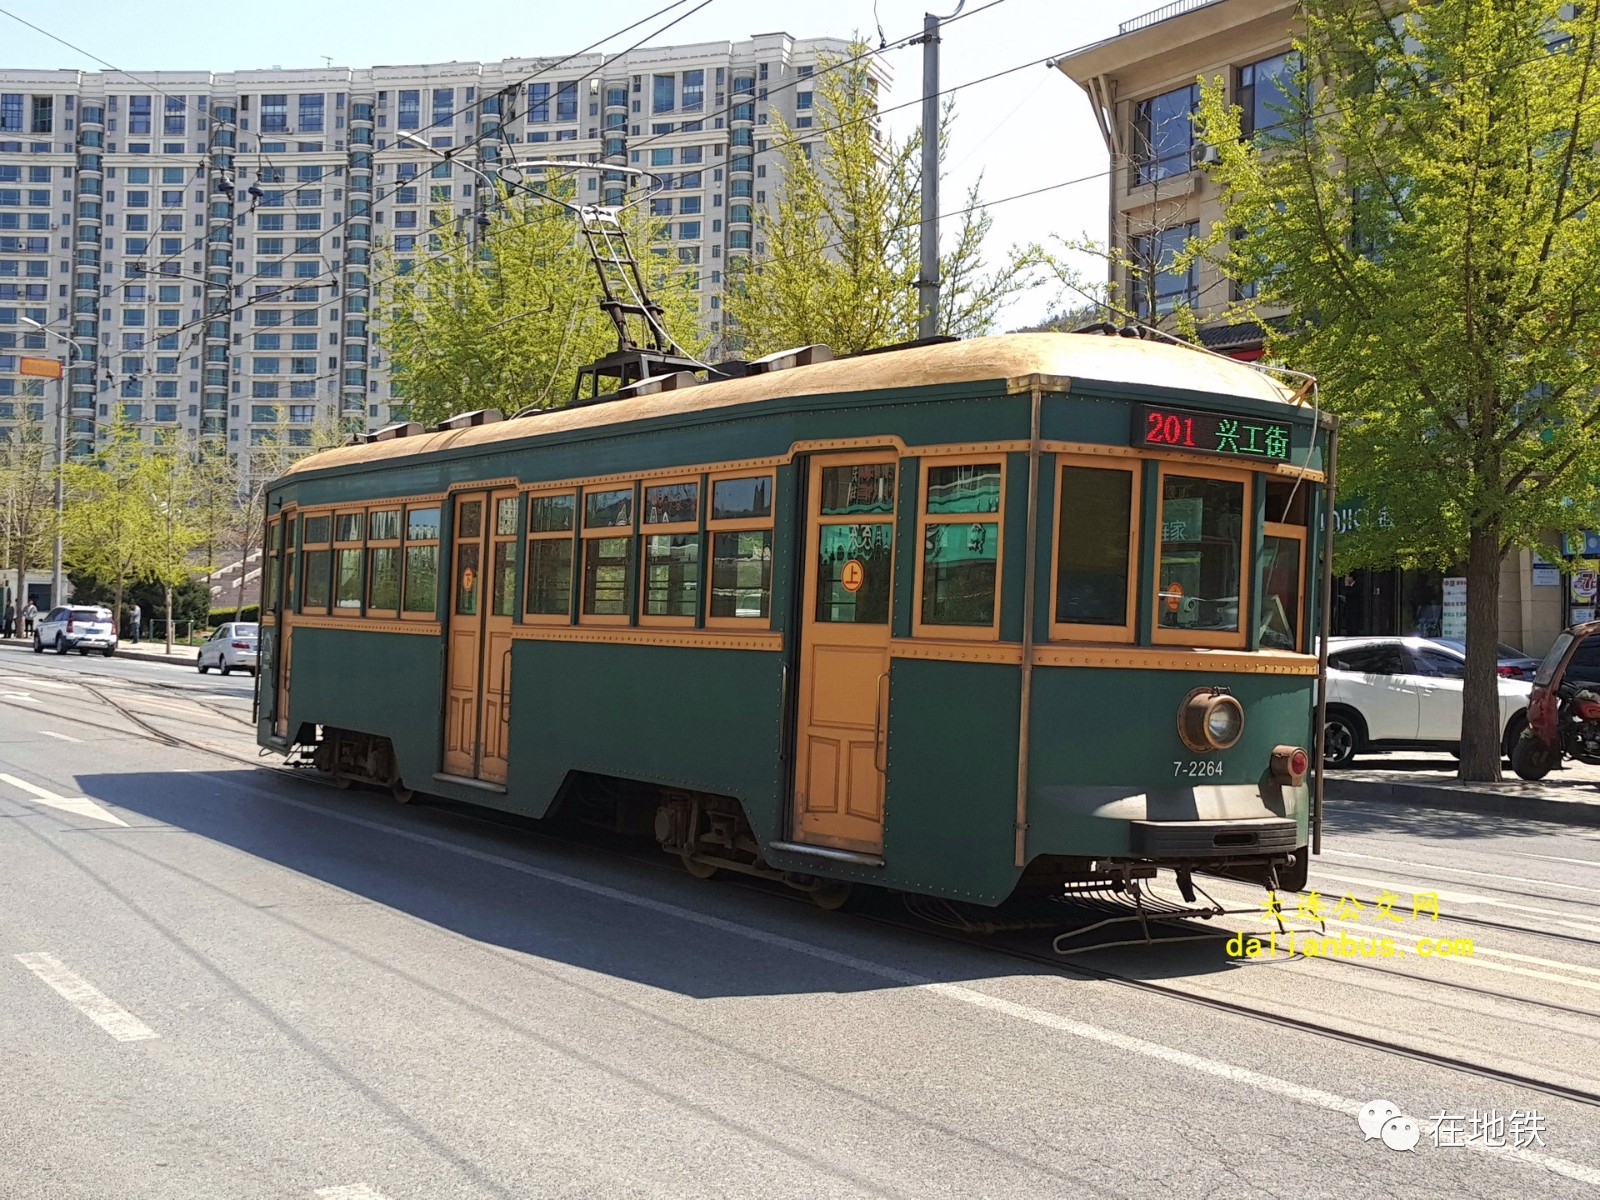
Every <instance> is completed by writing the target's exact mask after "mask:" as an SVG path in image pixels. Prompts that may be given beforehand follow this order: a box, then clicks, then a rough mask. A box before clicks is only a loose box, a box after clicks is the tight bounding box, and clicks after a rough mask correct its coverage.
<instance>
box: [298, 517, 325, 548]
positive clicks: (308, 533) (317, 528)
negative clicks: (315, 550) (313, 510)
mask: <svg viewBox="0 0 1600 1200" xmlns="http://www.w3.org/2000/svg"><path fill="white" fill-rule="evenodd" d="M329 524H330V519H329V518H328V517H307V518H306V520H305V526H306V527H305V531H304V532H305V536H304V537H303V538H301V542H302V543H303V544H304V545H307V546H315V545H319V544H326V543H327V541H328V532H329V529H328V527H329Z"/></svg>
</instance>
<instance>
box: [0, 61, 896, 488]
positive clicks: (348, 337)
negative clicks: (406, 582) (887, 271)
mask: <svg viewBox="0 0 1600 1200" xmlns="http://www.w3.org/2000/svg"><path fill="white" fill-rule="evenodd" d="M846 53H847V44H846V43H845V42H843V41H841V40H838V39H830V38H813V39H796V38H792V37H790V36H789V35H788V34H784V33H773V34H762V35H758V36H756V37H753V38H751V39H749V40H747V41H742V42H714V43H700V44H695V45H684V46H672V47H657V48H650V49H639V50H634V51H630V52H628V53H627V54H623V55H619V56H615V57H610V58H607V57H605V56H603V55H582V56H577V57H574V58H571V59H567V60H557V59H555V58H550V59H538V58H515V59H506V60H503V61H501V62H497V63H448V64H440V65H433V66H412V67H373V68H370V69H359V70H358V69H351V68H343V67H330V68H325V69H320V70H271V71H242V72H236V73H232V74H212V73H208V72H151V73H139V74H138V75H137V76H134V75H129V74H124V73H120V72H100V73H93V72H77V71H5V70H0V431H4V430H6V429H7V427H10V426H14V425H15V423H16V422H17V421H18V420H22V419H27V418H32V419H34V420H41V421H46V422H47V423H48V421H49V420H50V419H51V418H53V416H54V395H53V394H52V393H51V392H50V391H47V390H46V388H47V387H51V388H53V386H54V385H53V384H50V385H46V384H45V383H44V381H42V380H39V379H34V378H29V377H27V376H24V375H23V374H21V372H20V365H19V359H20V357H22V356H23V355H39V356H52V357H65V358H67V359H68V360H69V362H68V371H67V376H66V380H65V383H64V385H63V388H62V394H63V399H64V402H65V407H66V426H67V437H68V447H69V453H70V454H73V455H83V454H86V453H88V452H90V451H91V450H92V448H93V447H94V445H95V442H96V439H97V437H103V436H104V433H105V430H106V428H107V427H108V425H109V424H110V422H111V421H112V420H113V419H115V418H116V417H117V416H118V415H119V413H120V415H121V416H122V418H123V419H124V420H125V421H127V422H129V423H131V424H132V425H133V426H134V427H135V428H137V429H139V431H140V433H141V436H144V437H146V438H154V437H156V436H160V435H161V434H163V433H164V432H167V431H181V432H183V433H187V434H192V435H194V436H197V437H199V438H201V439H204V440H206V441H210V442H215V443H220V444H222V445H225V446H226V447H227V448H228V449H229V450H231V451H235V452H237V453H238V454H239V457H240V461H241V469H242V470H243V471H245V472H248V471H249V460H250V457H251V455H250V451H251V447H252V446H260V445H262V444H263V443H265V442H268V441H271V440H273V439H274V438H276V437H277V436H278V435H279V433H280V432H281V430H282V429H283V428H284V427H287V429H288V431H289V435H290V437H291V438H292V439H295V440H300V441H308V440H309V438H310V432H311V429H312V427H313V426H314V424H315V423H316V422H317V421H318V420H319V419H323V418H326V417H328V416H335V417H338V418H340V419H342V420H344V421H346V422H351V423H354V422H357V421H359V422H361V423H363V424H364V425H367V426H373V425H381V424H384V423H386V422H388V420H389V419H390V417H391V409H392V408H393V407H395V406H397V405H398V404H399V400H398V398H397V396H396V395H395V394H394V388H393V383H392V380H391V378H390V374H389V371H388V366H387V364H386V363H385V361H384V358H383V354H382V352H381V349H379V348H378V347H377V346H376V345H375V342H374V339H373V332H374V330H373V320H374V316H375V314H374V311H373V307H374V297H375V289H376V288H377V287H378V286H379V285H381V283H382V280H381V279H379V278H377V277H376V274H375V271H376V270H377V268H375V265H374V252H375V250H376V248H377V247H378V246H379V245H380V244H387V245H388V246H389V247H391V248H392V250H393V252H394V254H395V256H396V258H397V266H398V269H405V265H406V263H407V262H408V261H412V262H414V261H415V259H416V258H417V257H420V256H422V255H425V254H427V253H429V251H430V230H431V229H433V228H435V227H437V226H438V225H439V224H442V223H444V222H469V221H474V220H476V219H477V217H478V215H479V214H480V213H481V211H482V205H484V204H485V203H487V201H488V200H489V199H490V198H491V197H490V196H488V195H485V193H484V191H483V190H482V185H483V176H484V174H488V173H492V172H493V171H494V169H495V168H496V167H497V166H501V165H503V164H505V163H507V162H508V161H511V160H516V159H519V158H520V159H522V160H529V159H536V158H562V159H570V160H579V161H582V162H587V163H599V164H602V165H604V164H615V165H619V166H630V167H636V168H643V169H646V170H650V171H652V172H655V173H656V174H658V175H659V176H661V177H663V178H664V180H665V182H666V185H667V186H666V187H665V188H664V189H663V190H662V191H660V192H659V193H658V194H657V195H656V196H655V197H654V198H653V199H652V201H651V206H652V211H653V213H654V215H655V216H656V217H657V218H659V219H660V220H662V221H666V222H668V225H667V232H668V235H669V238H670V247H661V248H662V249H666V250H667V251H668V252H670V253H675V254H676V256H677V257H678V259H679V260H680V261H682V262H684V263H688V264H698V265H699V268H700V280H701V284H700V290H701V319H702V321H703V323H704V331H705V332H708V333H710V334H711V335H712V336H713V338H714V339H716V338H717V337H718V336H719V335H720V334H721V332H722V317H721V296H722V283H723V279H724V277H725V266H724V264H725V263H726V262H727V259H728V258H729V257H730V256H735V255H752V256H757V257H759V255H760V253H761V252H762V251H763V249H764V247H763V246H762V245H761V244H760V241H759V235H758V233H757V231H756V222H755V214H756V212H757V211H758V210H759V209H761V208H762V207H763V206H766V205H769V204H775V202H776V192H775V190H774V185H775V184H776V183H777V182H778V175H779V172H780V170H781V161H782V159H781V155H780V152H779V150H778V148H777V147H776V146H775V145H773V144H772V141H773V139H771V138H769V134H768V130H767V128H766V126H767V125H768V124H769V122H770V121H771V119H772V117H771V114H772V113H774V112H776V113H780V114H781V115H782V116H783V117H784V119H785V120H786V121H787V122H788V123H789V124H790V125H791V126H792V127H794V128H796V129H798V130H803V129H806V128H810V127H812V121H813V116H812V111H813V109H812V91H811V88H810V85H809V83H808V81H807V80H808V77H809V76H810V75H811V73H812V71H813V70H814V69H815V67H816V65H817V63H818V61H819V58H821V57H823V56H835V57H843V56H844V55H845V54H846ZM875 70H879V71H880V73H879V74H878V75H877V76H875V80H882V79H883V78H884V77H883V76H882V74H881V69H878V68H875ZM446 155H448V156H449V157H448V158H447V157H446ZM586 175H587V180H586V181H585V182H581V183H580V187H584V188H587V189H588V190H587V192H586V193H580V194H581V197H582V199H584V200H587V201H600V202H606V203H610V202H615V201H618V200H620V199H621V186H622V185H621V181H620V177H612V176H606V177H601V176H600V175H598V174H595V173H586ZM769 197H771V199H769ZM32 322H37V323H38V324H40V325H45V326H48V327H49V331H41V330H39V329H38V328H36V327H35V326H34V325H33V324H32ZM69 343H70V345H69ZM47 428H48V424H47ZM47 437H48V434H47Z"/></svg>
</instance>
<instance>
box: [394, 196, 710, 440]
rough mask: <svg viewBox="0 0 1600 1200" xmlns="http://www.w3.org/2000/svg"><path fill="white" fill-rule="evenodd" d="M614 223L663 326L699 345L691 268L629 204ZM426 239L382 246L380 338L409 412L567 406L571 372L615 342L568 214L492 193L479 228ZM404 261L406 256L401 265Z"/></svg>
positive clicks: (425, 414)
mask: <svg viewBox="0 0 1600 1200" xmlns="http://www.w3.org/2000/svg"><path fill="white" fill-rule="evenodd" d="M579 174H580V176H581V175H582V174H583V173H581V172H580V173H579ZM590 177H591V178H592V176H590ZM539 186H540V188H541V189H544V190H548V191H549V192H550V194H551V195H552V196H555V197H557V198H559V199H560V200H563V201H565V202H567V203H569V204H570V203H576V202H577V199H578V196H579V194H580V193H579V191H578V189H577V187H576V186H575V182H574V181H573V180H570V179H566V178H562V177H555V176H552V177H551V178H550V179H549V180H547V181H545V182H544V183H542V184H540V185H539ZM619 220H620V222H621V224H622V227H623V229H624V230H625V231H626V232H627V234H628V238H629V242H630V244H631V246H632V248H633V251H634V253H635V255H636V256H637V257H638V259H639V264H640V270H641V272H642V273H643V275H644V277H645V285H646V289H647V291H648V292H649V297H650V299H651V300H653V301H654V302H655V303H657V304H659V305H661V307H662V309H663V311H664V316H663V320H662V324H663V325H664V326H665V329H666V331H667V333H668V334H669V335H670V336H671V337H672V338H673V339H674V340H675V341H676V342H677V344H678V345H679V346H680V347H681V348H683V349H684V350H687V351H688V352H689V353H691V354H695V355H699V354H702V353H704V352H705V348H706V339H705V337H704V336H703V335H702V334H701V332H700V328H699V326H700V315H699V293H698V290H697V288H698V282H699V273H700V268H699V266H698V265H697V264H684V263H680V262H679V261H678V259H677V257H676V255H673V254H671V253H670V247H669V246H666V245H656V243H659V242H662V241H663V239H664V238H665V234H666V229H665V227H664V226H662V225H660V224H659V223H657V222H652V221H650V220H649V219H647V218H645V217H644V216H642V215H641V214H640V212H639V208H638V206H637V205H635V206H633V207H629V208H626V209H623V210H622V211H621V212H620V213H619ZM430 237H431V238H432V239H434V240H435V241H436V242H437V244H438V247H437V249H430V250H429V251H428V252H427V253H422V254H418V255H416V256H414V257H413V256H411V255H405V256H401V255H399V254H398V253H397V252H396V251H394V250H393V248H392V246H391V247H389V248H387V249H385V251H384V252H383V254H382V255H381V258H382V259H383V263H384V266H383V272H384V274H386V275H389V276H390V279H389V281H388V283H387V284H385V285H384V286H383V289H382V295H381V300H380V304H379V307H378V317H379V321H378V327H377V335H378V340H379V342H380V344H381V345H382V346H383V347H384V349H385V350H386V351H387V352H388V354H389V358H390V363H391V366H392V368H393V374H394V378H395V380H396V381H397V382H398V384H399V386H400V388H401V389H402V393H403V397H404V400H403V403H404V405H405V408H406V410H407V411H408V412H409V415H410V417H411V418H412V419H413V420H417V421H421V422H423V423H424V424H427V423H431V422H435V421H439V420H442V419H444V418H446V417H449V416H451V415H453V414H455V413H458V412H463V411H465V410H468V409H474V408H498V409H500V410H501V411H502V412H504V413H506V414H507V415H510V414H511V413H514V412H517V411H518V410H520V409H523V408H527V407H529V406H534V407H539V408H549V407H552V406H557V405H561V404H564V403H566V402H567V400H569V399H570V398H571V395H572V387H573V382H574V380H575V378H576V372H577V369H578V368H579V367H580V366H583V365H585V364H587V363H589V362H592V361H593V360H594V359H596V358H599V357H600V356H602V355H604V354H608V353H610V352H611V351H612V350H614V349H616V344H617V339H616V329H615V326H614V325H613V324H612V323H611V321H610V319H609V318H608V317H607V316H606V315H605V314H604V313H603V312H602V311H601V309H600V307H599V304H598V303H597V300H598V298H599V295H600V286H599V283H598V280H597V276H596V273H595V266H594V263H593V260H592V259H591V257H590V254H589V251H588V249H587V247H586V245H585V244H584V241H583V238H582V237H581V235H580V233H579V227H578V221H577V218H576V217H575V216H574V214H573V213H572V212H570V211H569V210H568V209H566V208H564V207H563V206H562V205H561V204H558V203H555V202H554V201H552V200H546V199H542V198H540V197H539V196H537V195H534V194H532V193H531V192H530V191H528V190H526V189H523V190H518V191H516V192H514V193H513V194H508V195H503V196H502V197H501V199H500V201H499V202H498V203H497V204H496V206H495V207H494V209H493V211H492V213H491V215H490V224H489V226H488V228H487V229H486V230H485V231H483V233H482V235H481V237H478V236H475V235H474V234H473V233H472V232H471V231H467V230H455V229H452V228H449V227H442V228H439V229H436V230H434V231H433V233H432V234H431V235H430ZM402 258H404V259H405V260H406V261H409V262H411V263H413V264H414V265H413V266H412V267H411V268H410V269H408V270H404V271H402V269H401V267H400V262H401V259H402ZM623 298H624V299H627V298H629V297H628V296H627V294H626V293H624V296H623Z"/></svg>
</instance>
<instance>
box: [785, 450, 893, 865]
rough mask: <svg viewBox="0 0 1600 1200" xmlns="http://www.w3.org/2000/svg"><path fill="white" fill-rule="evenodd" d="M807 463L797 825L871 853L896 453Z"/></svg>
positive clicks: (881, 755)
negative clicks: (808, 472)
mask: <svg viewBox="0 0 1600 1200" xmlns="http://www.w3.org/2000/svg"><path fill="white" fill-rule="evenodd" d="M809 470H810V474H809V487H808V488H807V495H808V500H807V514H806V549H805V552H804V553H805V585H804V586H805V593H804V596H803V603H804V611H803V612H802V613H801V620H800V669H799V680H798V682H799V688H798V692H797V697H796V699H797V709H796V717H797V725H796V735H797V736H796V753H795V781H794V829H793V833H794V838H795V840H796V841H799V842H809V843H811V844H813V845H818V846H831V847H834V848H837V849H842V850H855V851H861V852H864V853H879V852H881V851H882V849H883V797H884V771H885V769H886V766H887V752H888V737H889V602H890V596H891V594H892V592H893V584H894V553H893V551H894V506H895V482H896V474H897V467H896V461H895V458H894V456H893V455H892V454H890V453H882V454H872V453H866V454H859V453H858V454H848V455H844V454H840V455H817V456H815V457H813V458H812V460H811V463H810V468H809Z"/></svg>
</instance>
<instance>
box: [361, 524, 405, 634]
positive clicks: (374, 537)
mask: <svg viewBox="0 0 1600 1200" xmlns="http://www.w3.org/2000/svg"><path fill="white" fill-rule="evenodd" d="M375 543H390V544H388V545H378V544H375ZM367 612H368V613H369V614H382V615H384V616H399V615H400V510H399V509H396V508H389V509H382V510H380V511H378V512H373V513H368V514H367Z"/></svg>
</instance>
